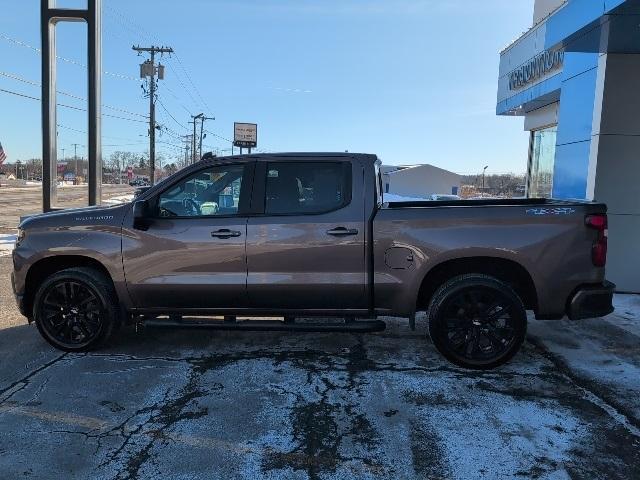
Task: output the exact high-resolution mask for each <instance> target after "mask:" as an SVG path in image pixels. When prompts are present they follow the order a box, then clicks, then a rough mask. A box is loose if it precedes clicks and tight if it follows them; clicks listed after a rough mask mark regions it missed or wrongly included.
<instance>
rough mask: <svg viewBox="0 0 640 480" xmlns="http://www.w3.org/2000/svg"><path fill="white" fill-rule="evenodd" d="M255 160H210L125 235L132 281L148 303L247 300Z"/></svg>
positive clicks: (233, 303) (218, 304)
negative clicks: (249, 213)
mask: <svg viewBox="0 0 640 480" xmlns="http://www.w3.org/2000/svg"><path fill="white" fill-rule="evenodd" d="M254 165H255V164H254V163H253V162H251V163H229V164H216V165H213V166H208V167H205V168H202V169H201V170H198V171H197V172H195V173H192V174H190V175H188V176H186V177H183V178H182V179H180V180H177V181H176V182H174V183H173V184H170V185H168V186H167V188H165V189H164V190H163V191H162V192H160V193H159V194H158V195H157V196H156V197H155V198H153V199H151V200H150V204H151V205H150V210H151V212H150V214H149V218H148V220H147V221H146V222H145V225H144V228H135V227H134V228H131V230H130V231H129V232H127V231H125V232H124V235H123V262H124V271H125V276H126V281H127V287H128V289H129V292H130V294H131V296H132V299H133V302H134V305H135V306H136V307H137V308H141V309H145V310H148V309H159V310H162V309H180V310H188V309H220V308H244V307H246V305H247V292H246V280H247V268H246V256H245V242H246V233H247V216H246V208H245V205H247V206H248V204H249V200H250V192H251V183H252V176H253V168H254Z"/></svg>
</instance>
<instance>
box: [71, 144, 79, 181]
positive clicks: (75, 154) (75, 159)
mask: <svg viewBox="0 0 640 480" xmlns="http://www.w3.org/2000/svg"><path fill="white" fill-rule="evenodd" d="M71 145H73V173H74V174H75V178H76V179H77V178H78V145H79V143H72V144H71Z"/></svg>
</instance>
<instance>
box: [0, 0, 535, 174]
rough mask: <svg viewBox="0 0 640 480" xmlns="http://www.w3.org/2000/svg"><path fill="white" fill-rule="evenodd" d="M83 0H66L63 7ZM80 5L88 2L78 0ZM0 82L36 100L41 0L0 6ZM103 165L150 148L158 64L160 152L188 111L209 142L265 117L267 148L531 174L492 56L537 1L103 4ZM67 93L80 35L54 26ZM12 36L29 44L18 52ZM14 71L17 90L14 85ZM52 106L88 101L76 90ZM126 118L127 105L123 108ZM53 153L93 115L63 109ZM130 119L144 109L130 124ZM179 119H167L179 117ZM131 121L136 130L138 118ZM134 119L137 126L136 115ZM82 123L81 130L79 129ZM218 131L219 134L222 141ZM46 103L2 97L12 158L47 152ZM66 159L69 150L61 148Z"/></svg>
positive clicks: (526, 20)
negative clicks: (150, 90)
mask: <svg viewBox="0 0 640 480" xmlns="http://www.w3.org/2000/svg"><path fill="white" fill-rule="evenodd" d="M83 3H84V2H83V1H82V0H58V5H59V6H61V7H77V6H83ZM84 4H85V5H86V3H84ZM1 5H2V10H3V11H2V14H1V15H0V59H1V61H0V89H4V90H10V91H13V92H19V93H22V94H25V95H30V96H34V97H40V88H39V87H38V86H37V85H32V84H30V83H25V82H24V80H27V81H29V82H34V83H36V84H38V83H39V82H40V63H39V62H40V54H39V53H38V52H37V51H35V50H34V49H33V48H30V47H35V48H39V46H40V32H39V6H40V1H39V0H1ZM103 5H104V15H103V22H104V25H103V70H104V71H106V72H109V73H105V74H104V75H103V103H104V104H105V105H109V107H110V108H103V113H105V114H109V115H115V116H120V117H124V118H127V119H129V120H124V119H120V118H112V117H105V118H104V119H103V145H104V147H103V150H104V156H105V157H108V156H109V154H110V153H111V152H113V151H115V150H130V151H136V152H143V151H144V150H145V149H147V148H148V140H147V125H146V124H145V123H144V115H146V114H147V113H148V100H146V99H145V98H144V97H143V90H142V89H141V84H142V83H143V82H142V81H141V80H139V79H138V76H139V67H138V64H139V63H140V62H141V61H142V60H143V59H144V58H141V57H138V56H137V55H136V53H135V52H133V51H132V50H131V46H132V44H134V43H135V44H140V45H142V46H149V45H150V44H152V43H153V44H156V45H157V44H158V43H161V44H164V45H167V46H171V47H173V49H174V50H175V51H176V55H174V56H173V57H172V58H168V57H164V58H163V59H162V62H163V63H165V64H166V73H165V75H166V76H165V80H163V81H160V85H159V101H160V102H161V103H162V105H160V104H158V106H157V112H158V113H157V115H158V118H157V120H158V122H159V123H160V124H161V125H162V126H163V127H164V128H163V132H162V134H161V135H160V136H159V137H158V140H159V141H160V142H162V143H159V144H158V150H159V151H160V152H163V153H164V154H165V155H166V156H167V157H170V158H171V157H175V156H176V155H179V154H180V153H179V152H181V151H182V152H183V150H181V147H180V145H181V142H180V140H179V138H178V136H179V135H184V134H186V133H188V130H187V128H188V124H187V122H188V121H189V120H190V118H189V115H190V114H197V113H200V112H204V113H205V114H206V115H207V116H210V117H215V118H216V120H215V121H210V122H207V125H206V129H207V130H209V131H210V132H212V133H210V134H208V136H207V139H206V140H205V145H206V146H207V147H208V149H209V150H211V149H214V148H219V149H228V148H230V144H229V143H228V142H227V141H226V140H224V139H230V138H231V137H232V136H233V122H234V121H246V122H254V123H257V124H258V137H259V138H258V140H259V150H262V151H269V152H273V151H276V152H277V151H344V150H349V151H351V152H368V153H376V154H378V155H379V156H380V157H381V158H382V159H383V161H384V162H385V163H387V164H402V163H431V164H433V165H437V166H439V167H442V168H446V169H449V170H453V171H455V172H460V173H476V172H478V171H481V170H482V167H483V166H484V165H489V169H488V172H489V173H491V172H524V171H525V170H526V160H527V145H528V136H527V134H526V133H525V132H524V131H523V122H522V119H518V118H510V117H496V115H495V104H496V91H497V76H498V63H499V51H500V50H501V49H502V48H503V47H504V46H506V45H507V44H508V43H509V42H510V41H511V40H514V39H515V38H516V37H518V36H519V35H520V34H521V32H522V31H523V30H525V29H526V28H527V27H528V26H529V25H530V24H531V19H532V12H533V0H483V1H478V0H206V1H205V0H183V1H175V0H174V1H169V0H135V1H134V0H103ZM58 32H59V34H58V55H59V56H61V57H65V59H66V60H62V59H59V60H58V70H59V84H58V90H59V91H62V92H65V93H68V94H71V95H74V96H78V97H83V98H86V68H84V67H83V66H82V64H86V41H85V36H84V35H85V32H86V27H85V26H84V25H82V24H64V25H61V26H60V27H59V28H58ZM16 42H22V43H23V44H22V45H20V44H18V43H16ZM7 75H9V76H17V77H19V78H20V79H22V80H23V81H19V80H16V79H15V78H10V77H8V76H7ZM58 102H59V103H63V104H66V105H71V106H77V107H80V108H84V107H86V102H85V101H83V100H81V99H78V98H74V97H73V96H69V95H67V96H65V95H60V94H59V95H58ZM122 110H124V111H122ZM58 112H59V116H58V124H59V125H60V127H59V130H58V141H59V148H60V149H62V148H65V155H66V156H69V155H70V154H71V155H73V147H72V144H73V143H78V144H80V146H79V147H77V148H78V155H85V154H86V153H85V151H86V147H85V145H86V144H87V136H86V133H82V132H86V130H87V121H86V113H85V112H82V111H78V110H73V109H69V108H62V107H61V108H59V110H58ZM132 113H133V114H137V115H132ZM172 117H173V118H172ZM132 120H133V121H132ZM135 120H137V121H135ZM77 130H79V131H77ZM214 134H215V135H218V136H215V135H214ZM40 135H41V133H40V104H39V102H37V101H34V100H30V99H26V98H23V97H17V96H14V95H10V94H7V93H5V92H1V91H0V142H1V143H2V145H3V147H4V149H5V151H6V153H7V155H8V162H14V161H15V160H17V159H23V160H24V159H26V158H31V157H40V156H41V143H40ZM59 155H60V156H62V151H61V150H60V154H59Z"/></svg>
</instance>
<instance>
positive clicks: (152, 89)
mask: <svg viewBox="0 0 640 480" xmlns="http://www.w3.org/2000/svg"><path fill="white" fill-rule="evenodd" d="M131 48H132V49H133V50H135V51H136V52H138V54H141V53H142V52H148V53H149V54H150V56H151V58H150V60H148V61H145V62H144V63H143V64H142V65H140V77H142V78H146V77H149V182H150V183H151V185H153V184H154V183H155V174H156V99H155V96H156V76H157V77H158V79H159V80H162V79H163V78H164V66H163V65H158V66H156V64H155V56H156V53H159V54H161V55H162V54H164V53H173V48H171V47H164V46H163V47H154V46H153V45H151V46H150V47H140V46H137V47H136V46H132V47H131Z"/></svg>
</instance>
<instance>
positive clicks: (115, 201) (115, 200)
mask: <svg viewBox="0 0 640 480" xmlns="http://www.w3.org/2000/svg"><path fill="white" fill-rule="evenodd" d="M132 201H133V194H132V193H131V194H128V195H118V196H116V197H110V198H107V199H105V200H103V201H102V203H103V204H105V205H120V204H122V203H129V202H132Z"/></svg>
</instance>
